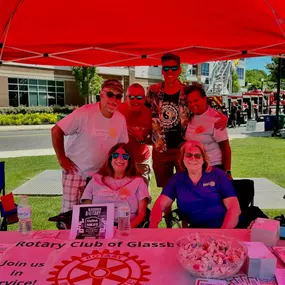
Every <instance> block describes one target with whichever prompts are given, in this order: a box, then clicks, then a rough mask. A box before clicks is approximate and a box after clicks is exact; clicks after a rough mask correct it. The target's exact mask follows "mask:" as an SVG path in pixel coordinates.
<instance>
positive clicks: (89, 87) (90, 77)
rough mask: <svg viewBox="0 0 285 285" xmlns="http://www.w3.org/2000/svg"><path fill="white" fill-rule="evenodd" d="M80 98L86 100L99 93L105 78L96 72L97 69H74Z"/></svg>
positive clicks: (78, 67) (73, 72)
mask: <svg viewBox="0 0 285 285" xmlns="http://www.w3.org/2000/svg"><path fill="white" fill-rule="evenodd" d="M72 74H73V75H74V77H75V80H76V84H77V87H78V91H79V94H80V96H82V97H85V98H86V101H87V102H86V103H89V96H92V95H96V94H98V93H99V91H100V88H101V84H102V81H103V78H102V77H101V76H99V75H98V74H97V72H96V67H94V66H93V67H84V66H75V67H73V68H72Z"/></svg>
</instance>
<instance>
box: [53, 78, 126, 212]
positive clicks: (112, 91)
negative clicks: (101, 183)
mask: <svg viewBox="0 0 285 285" xmlns="http://www.w3.org/2000/svg"><path fill="white" fill-rule="evenodd" d="M122 97H123V86H122V84H121V83H120V82H119V81H118V80H113V79H109V80H106V81H105V82H104V83H103V84H102V89H101V91H100V102H98V103H95V104H89V105H84V106H82V107H81V108H79V109H77V110H75V111H73V112H72V113H71V114H69V115H68V116H66V117H65V118H63V119H62V120H60V121H59V122H57V124H56V125H55V126H54V127H53V128H52V130H51V135H52V143H53V147H54V150H55V153H56V156H57V159H58V162H59V164H60V166H61V168H62V186H63V196H62V207H61V213H65V212H68V211H69V210H72V208H73V205H77V204H79V202H80V198H81V195H82V193H83V190H84V188H85V186H86V178H87V177H88V176H92V175H93V174H94V173H96V172H97V171H98V170H99V169H100V168H101V167H102V165H103V163H104V162H105V160H106V157H107V155H108V152H109V150H110V148H111V147H113V146H114V145H116V144H117V143H120V142H121V143H127V142H128V140H129V139H128V131H127V126H126V120H125V118H124V116H123V115H122V114H121V113H119V112H118V111H117V108H118V107H119V105H120V103H121V99H122ZM65 136H68V141H67V144H66V146H64V137H65Z"/></svg>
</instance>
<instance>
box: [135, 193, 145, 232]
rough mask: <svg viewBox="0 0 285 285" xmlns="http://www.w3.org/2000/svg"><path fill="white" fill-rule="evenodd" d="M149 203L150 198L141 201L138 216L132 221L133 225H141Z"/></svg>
mask: <svg viewBox="0 0 285 285" xmlns="http://www.w3.org/2000/svg"><path fill="white" fill-rule="evenodd" d="M147 204H148V198H144V199H142V200H140V201H139V209H138V214H137V216H136V217H135V218H134V219H133V220H132V221H131V227H132V228H136V227H137V226H139V225H140V224H141V223H142V222H143V221H144V219H145V216H146V208H147Z"/></svg>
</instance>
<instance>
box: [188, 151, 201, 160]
mask: <svg viewBox="0 0 285 285" xmlns="http://www.w3.org/2000/svg"><path fill="white" fill-rule="evenodd" d="M184 155H185V156H186V157H187V158H192V157H193V156H194V158H195V159H201V158H202V157H203V155H202V154H201V153H191V152H185V154H184Z"/></svg>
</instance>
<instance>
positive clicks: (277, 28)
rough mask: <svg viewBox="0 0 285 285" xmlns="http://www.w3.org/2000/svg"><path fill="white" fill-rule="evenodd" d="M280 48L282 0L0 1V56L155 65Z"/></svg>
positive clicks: (284, 28)
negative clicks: (169, 58)
mask: <svg viewBox="0 0 285 285" xmlns="http://www.w3.org/2000/svg"><path fill="white" fill-rule="evenodd" d="M170 51H172V52H175V53H177V54H178V55H180V56H181V58H182V61H183V62H185V63H199V62H204V61H211V60H224V59H235V58H242V57H253V56H262V55H278V54H282V53H285V5H284V0H250V1H248V0H238V1H237V0H235V1H228V0H216V1H201V0H192V1H189V0H180V1H176V2H175V1H173V2H172V1H171V2H166V1H162V0H156V1H153V0H144V1H139V2H137V1H135V2H134V1H131V0H121V1H117V0H116V1H115V0H109V1H94V0H82V1H75V0H69V1H67V0H61V1H58V0H49V1H38V0H0V60H1V61H12V62H19V63H29V64H49V65H86V66H89V65H96V66H134V65H159V64H160V60H159V58H160V56H161V55H162V54H163V53H165V52H170Z"/></svg>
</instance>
